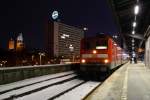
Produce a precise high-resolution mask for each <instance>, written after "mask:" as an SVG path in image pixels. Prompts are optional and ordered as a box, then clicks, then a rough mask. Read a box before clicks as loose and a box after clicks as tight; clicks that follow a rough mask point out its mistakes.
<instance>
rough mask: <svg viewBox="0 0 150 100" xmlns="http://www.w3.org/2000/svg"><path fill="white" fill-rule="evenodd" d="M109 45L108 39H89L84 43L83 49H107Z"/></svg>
mask: <svg viewBox="0 0 150 100" xmlns="http://www.w3.org/2000/svg"><path fill="white" fill-rule="evenodd" d="M107 46H108V43H107V40H106V39H88V40H85V41H84V45H83V49H85V50H93V49H107Z"/></svg>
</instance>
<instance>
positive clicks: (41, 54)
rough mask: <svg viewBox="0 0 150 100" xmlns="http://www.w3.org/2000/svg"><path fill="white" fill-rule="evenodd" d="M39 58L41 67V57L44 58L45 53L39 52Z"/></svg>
mask: <svg viewBox="0 0 150 100" xmlns="http://www.w3.org/2000/svg"><path fill="white" fill-rule="evenodd" d="M39 56H40V65H42V56H45V53H42V52H39Z"/></svg>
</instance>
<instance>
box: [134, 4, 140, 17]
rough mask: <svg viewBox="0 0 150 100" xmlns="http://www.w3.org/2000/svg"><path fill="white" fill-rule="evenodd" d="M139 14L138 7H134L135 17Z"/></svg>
mask: <svg viewBox="0 0 150 100" xmlns="http://www.w3.org/2000/svg"><path fill="white" fill-rule="evenodd" d="M138 13H139V5H135V7H134V14H135V15H137V14H138Z"/></svg>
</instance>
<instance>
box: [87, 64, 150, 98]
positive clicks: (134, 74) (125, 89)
mask: <svg viewBox="0 0 150 100" xmlns="http://www.w3.org/2000/svg"><path fill="white" fill-rule="evenodd" d="M85 100H150V69H148V68H147V67H145V65H144V63H142V62H139V63H138V64H130V63H127V64H125V65H123V66H122V67H120V68H119V69H118V70H116V71H115V72H114V73H113V74H112V75H111V76H110V77H109V78H108V79H107V80H106V81H104V83H103V84H102V85H101V86H99V87H98V88H97V89H96V90H95V91H94V92H93V93H91V94H90V95H89V96H88V97H87V98H85Z"/></svg>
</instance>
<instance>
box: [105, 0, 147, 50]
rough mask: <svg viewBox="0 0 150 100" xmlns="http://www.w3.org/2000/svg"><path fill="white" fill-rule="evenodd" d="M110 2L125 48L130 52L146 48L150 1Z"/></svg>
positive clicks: (119, 0)
mask: <svg viewBox="0 0 150 100" xmlns="http://www.w3.org/2000/svg"><path fill="white" fill-rule="evenodd" d="M108 2H109V4H110V6H111V9H112V12H113V16H114V18H115V20H116V24H117V26H118V29H119V31H120V34H121V36H122V37H123V39H124V41H125V44H126V46H125V47H126V48H127V49H128V50H129V51H132V49H135V50H136V49H138V48H139V47H141V48H144V45H145V40H146V38H147V37H145V35H144V34H145V33H146V30H147V29H148V27H149V25H150V0H108ZM136 6H138V8H137V7H136ZM135 10H137V11H135ZM133 31H134V32H133ZM133 39H134V41H135V42H134V44H132V40H133ZM133 46H134V48H133Z"/></svg>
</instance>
